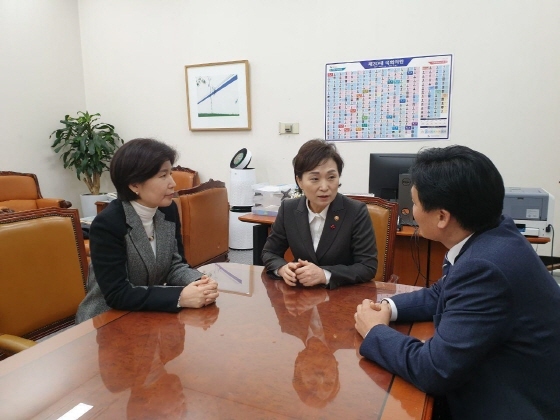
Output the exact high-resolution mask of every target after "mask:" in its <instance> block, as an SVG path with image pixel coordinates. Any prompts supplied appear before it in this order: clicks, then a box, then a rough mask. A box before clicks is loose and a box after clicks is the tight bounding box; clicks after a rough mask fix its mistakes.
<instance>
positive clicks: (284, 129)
mask: <svg viewBox="0 0 560 420" xmlns="http://www.w3.org/2000/svg"><path fill="white" fill-rule="evenodd" d="M278 133H279V134H299V123H280V125H279V128H278Z"/></svg>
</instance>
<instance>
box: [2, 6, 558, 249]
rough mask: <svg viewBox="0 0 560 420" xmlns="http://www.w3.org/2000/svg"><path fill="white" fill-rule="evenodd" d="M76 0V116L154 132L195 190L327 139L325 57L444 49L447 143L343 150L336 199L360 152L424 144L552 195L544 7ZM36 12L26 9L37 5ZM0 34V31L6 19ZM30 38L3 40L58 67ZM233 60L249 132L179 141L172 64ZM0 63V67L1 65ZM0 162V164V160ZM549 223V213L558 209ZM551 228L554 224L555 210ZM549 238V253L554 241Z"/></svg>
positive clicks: (265, 173)
mask: <svg viewBox="0 0 560 420" xmlns="http://www.w3.org/2000/svg"><path fill="white" fill-rule="evenodd" d="M0 2H2V3H1V4H4V3H6V4H12V5H13V4H16V3H17V4H19V3H22V2H21V1H20V2H16V1H12V2H9V1H5V0H0ZM23 3H24V4H25V3H29V0H27V1H23ZM32 3H34V4H35V5H39V4H41V5H43V3H47V4H48V5H49V6H43V7H44V8H46V9H47V10H46V11H45V12H41V13H47V14H48V15H50V14H53V12H55V11H57V12H58V9H60V8H63V9H65V10H66V11H67V13H68V14H70V15H72V16H74V5H75V3H74V2H73V1H54V0H51V1H49V2H39V1H36V2H32ZM77 3H78V5H79V28H80V31H81V42H82V44H81V48H82V51H83V68H84V71H83V75H84V86H85V98H86V100H85V103H86V104H87V109H88V110H89V111H90V112H100V113H101V114H102V119H103V120H104V121H106V122H109V123H113V124H115V126H116V128H117V131H118V132H119V134H120V135H121V136H122V137H123V138H125V139H127V140H128V139H132V138H135V137H140V136H152V137H156V138H158V139H160V140H163V141H165V142H167V143H169V144H172V145H174V146H176V147H177V149H178V150H179V152H180V154H181V156H180V159H179V162H178V163H180V164H181V165H183V166H189V167H191V168H193V169H196V170H198V171H199V172H200V174H201V178H202V180H203V181H204V180H207V179H209V178H214V179H220V180H223V181H225V182H226V183H228V182H229V166H228V165H229V161H230V160H231V158H232V156H233V154H234V153H235V152H236V151H237V150H239V149H240V148H242V147H247V148H249V149H250V150H251V152H252V153H253V161H252V166H254V167H255V168H257V178H258V180H259V181H260V182H270V183H284V182H291V181H292V179H293V178H292V169H291V163H290V162H291V159H292V157H293V156H294V155H295V153H296V152H297V149H298V148H299V146H300V145H301V144H302V143H304V142H305V141H306V140H309V139H311V138H314V137H322V136H323V135H324V68H325V67H324V66H325V64H326V63H328V62H337V61H354V60H362V59H373V58H389V57H402V56H414V55H428V54H448V53H451V54H453V58H454V71H453V80H452V98H451V112H452V114H451V135H450V140H448V141H446V140H445V141H441V140H440V141H429V142H428V141H407V142H403V141H392V142H388V141H385V142H363V143H362V142H352V143H340V144H339V149H340V151H341V154H342V156H343V157H344V159H345V161H346V167H345V170H344V174H343V176H342V184H343V186H342V188H341V191H342V192H357V191H366V190H367V173H368V155H369V153H370V152H377V151H381V152H386V151H392V152H416V151H418V149H420V148H421V147H424V146H445V145H448V144H464V145H467V146H469V147H472V148H474V149H477V150H480V151H481V152H483V153H486V154H487V155H488V156H489V157H490V158H491V159H492V160H493V161H494V162H495V163H496V165H497V166H498V168H499V169H500V171H501V173H502V175H503V177H504V180H505V183H506V185H507V186H526V187H543V188H546V189H547V190H548V191H550V192H551V193H552V194H554V195H555V196H556V197H557V201H558V202H560V184H559V183H558V182H559V180H560V174H559V172H558V165H557V164H556V162H557V157H556V156H555V155H556V150H557V147H556V145H557V143H558V142H557V141H555V139H557V137H558V134H557V130H555V125H556V122H557V120H558V119H559V115H558V112H559V111H558V110H559V109H560V82H559V79H558V77H557V74H559V73H560V56H559V55H558V54H557V53H556V51H557V50H558V45H559V41H558V39H560V28H559V25H558V21H559V19H558V18H559V16H560V3H558V2H557V1H554V0H537V1H529V0H520V1H516V2H507V3H504V2H498V1H487V0H486V1H482V0H474V1H470V2H461V4H458V3H457V2H449V1H445V0H423V1H419V2H411V1H407V0H394V1H384V2H379V1H377V2H372V1H369V0H351V1H349V2H346V3H341V2H340V1H334V0H315V1H311V0H307V1H301V0H300V1H296V0H283V1H278V0H277V1H273V0H269V1H255V0H253V1H249V0H236V1H228V0H212V1H209V0H166V1H159V0H143V1H134V0H78V2H77ZM70 10H71V11H72V13H70ZM33 11H34V12H37V13H39V11H38V8H37V6H35V7H34V9H33ZM57 18H59V17H57ZM49 24H51V25H54V24H53V23H52V22H51V21H50V19H41V22H40V25H39V26H45V25H49ZM77 25H78V23H77V22H70V23H69V24H68V26H69V27H65V28H64V30H62V29H61V25H54V26H55V28H53V30H54V32H55V33H56V32H59V31H64V33H65V34H66V35H72V34H75V35H76V36H75V37H76V38H77V37H78V35H77V31H78V29H77ZM0 28H1V29H0V31H2V32H0V35H3V32H4V31H5V28H4V25H2V26H0ZM13 30H14V31H15V29H13ZM36 31H37V30H36V29H34V30H33V34H34V35H36V36H35V37H34V38H32V39H28V37H27V36H23V35H19V34H18V36H16V37H14V36H13V33H12V32H11V31H8V32H9V33H8V34H9V35H10V36H11V37H12V38H14V39H15V41H16V43H17V47H19V48H20V49H22V50H24V51H25V53H26V54H28V55H29V56H30V57H33V56H35V55H36V53H35V54H34V52H36V51H37V50H39V49H40V48H39V45H40V46H41V49H43V48H46V49H47V50H49V49H50V52H49V53H50V54H51V55H52V56H53V57H57V58H59V57H58V56H57V53H58V51H59V49H60V48H61V44H62V45H64V44H68V43H70V42H72V45H74V43H73V42H75V39H72V41H70V40H69V39H64V40H58V39H53V33H51V32H49V33H48V34H45V36H44V39H39V38H40V36H39V35H40V33H36ZM2 39H3V37H2ZM45 45H47V46H46V47H45ZM2 48H4V47H2ZM66 48H67V49H68V50H71V51H73V52H74V53H75V54H70V53H69V54H68V55H67V56H65V57H64V58H65V59H69V58H68V57H69V56H71V57H73V58H74V59H76V60H77V57H78V56H79V54H80V53H79V47H78V48H77V49H76V48H75V47H74V48H68V46H66ZM241 59H247V60H249V63H250V67H251V102H252V118H253V129H252V130H251V131H241V132H196V133H195V132H190V131H189V130H188V121H187V110H186V95H185V79H184V66H185V65H187V64H197V63H209V62H220V61H231V60H241ZM51 60H52V62H50V63H51V65H52V66H54V65H58V62H55V59H54V58H52V59H51ZM1 65H2V66H4V65H5V62H4V60H2V64H1ZM78 67H79V65H78V64H76V68H78ZM26 69H27V67H26ZM16 73H17V72H16V70H11V72H8V74H9V75H12V74H13V75H15V74H16ZM1 74H2V75H3V74H4V70H2V73H1ZM25 75H26V77H25V79H26V80H25V81H26V83H25V86H27V85H28V83H27V82H28V81H27V79H30V80H34V77H35V78H37V76H36V72H32V71H27V72H26V73H25ZM40 80H41V82H42V83H44V81H45V80H48V81H49V89H52V90H53V91H56V92H57V93H58V94H60V93H61V92H62V91H66V92H67V90H66V89H64V88H63V87H61V86H60V83H61V82H62V81H64V82H66V80H65V79H64V78H62V77H60V75H59V72H54V71H53V72H52V73H49V74H48V75H46V77H41V78H40ZM76 81H77V80H76ZM77 84H79V83H77ZM43 89H46V88H45V87H43ZM12 93H15V89H14V90H12ZM14 96H15V95H14ZM32 99H33V96H31V94H30V96H29V97H26V98H24V100H23V102H22V101H19V104H24V105H25V106H26V107H27V106H28V105H29V103H31V102H32ZM75 99H76V98H75ZM3 102H4V101H3V100H2V102H1V103H3ZM75 102H76V104H75V106H72V105H73V104H69V103H67V104H63V105H64V106H60V104H59V109H58V110H57V112H54V111H52V109H51V108H50V107H48V108H47V111H49V112H53V113H54V114H56V115H57V117H58V115H63V114H64V113H67V112H71V111H72V109H75V110H78V109H80V108H81V107H83V103H82V102H81V101H80V99H76V100H75ZM62 108H63V110H62ZM61 110H62V112H60V111H61ZM43 112H45V110H43ZM14 114H15V115H14V116H13V117H12V118H11V119H12V120H13V119H20V120H23V119H24V116H27V115H28V114H27V113H26V110H21V111H18V112H14ZM47 120H48V121H52V120H53V118H52V117H49V118H47ZM279 122H299V123H300V134H299V135H282V136H280V135H278V123H279ZM45 125H47V126H48V127H46V129H45V128H42V130H41V136H40V140H39V141H41V142H42V143H41V148H42V149H44V148H45V144H48V142H45V141H43V139H44V138H45V136H44V135H43V133H45V132H46V133H50V131H52V130H53V129H54V128H56V127H52V125H48V124H45ZM14 130H16V129H15V128H14ZM35 137H36V136H35ZM35 137H34V136H27V137H26V138H25V140H26V143H25V146H22V149H21V150H18V151H17V155H16V156H17V157H18V158H20V159H21V155H22V151H24V150H25V152H26V153H25V155H26V156H29V157H38V155H37V153H38V152H36V151H35V150H31V148H30V145H31V144H32V143H31V142H32V141H38V140H37V139H35ZM27 141H29V142H30V143H27ZM49 153H50V150H49V148H47V149H46V151H44V154H45V156H46V155H49V156H50V154H49ZM50 157H52V156H50ZM13 160H14V159H13V158H11V159H10V160H9V161H10V162H11V161H13ZM4 162H5V160H4V158H3V157H0V164H1V165H2V166H4V165H5V163H4ZM26 162H27V163H25V164H26V165H28V164H29V163H28V162H29V161H26ZM50 165H51V169H52V170H53V173H52V177H53V178H55V177H56V178H57V179H59V182H60V183H61V185H62V186H63V187H62V188H64V189H66V190H68V191H69V192H73V191H74V190H73V188H74V181H73V180H71V179H70V178H71V177H70V175H68V174H66V173H64V174H62V173H61V172H60V170H59V166H57V165H55V164H50ZM30 166H31V165H30ZM55 171H56V172H55ZM75 182H78V181H75ZM42 184H43V181H42ZM105 185H108V181H107V177H105ZM66 196H68V194H66ZM559 206H560V205H559ZM559 206H557V207H559ZM556 214H557V215H558V214H560V210H559V209H557V211H556ZM555 226H556V227H557V229H558V230H560V217H559V216H557V217H556V218H555ZM559 236H560V235H559ZM556 242H557V246H556V247H555V248H556V250H559V249H560V246H558V245H559V244H560V242H558V240H557V241H556ZM547 252H549V248H547V247H546V246H545V247H542V246H541V249H540V250H539V253H541V254H543V255H544V254H546V253H547ZM555 254H557V255H560V252H555Z"/></svg>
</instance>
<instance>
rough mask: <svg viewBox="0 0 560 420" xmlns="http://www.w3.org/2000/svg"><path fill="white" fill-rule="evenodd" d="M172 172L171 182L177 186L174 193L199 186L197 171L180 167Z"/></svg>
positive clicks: (176, 167)
mask: <svg viewBox="0 0 560 420" xmlns="http://www.w3.org/2000/svg"><path fill="white" fill-rule="evenodd" d="M172 170H173V180H174V181H175V183H176V184H177V185H176V186H175V191H178V190H187V189H189V188H193V187H196V186H197V185H200V178H199V176H198V172H197V171H193V170H192V169H189V168H183V167H182V166H175V167H174V168H172Z"/></svg>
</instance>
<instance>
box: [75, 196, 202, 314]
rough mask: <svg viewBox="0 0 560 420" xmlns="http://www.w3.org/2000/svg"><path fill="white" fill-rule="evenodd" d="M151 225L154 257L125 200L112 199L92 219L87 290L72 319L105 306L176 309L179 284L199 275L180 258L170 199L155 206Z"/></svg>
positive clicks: (176, 216) (176, 219)
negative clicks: (164, 204) (166, 203)
mask: <svg viewBox="0 0 560 420" xmlns="http://www.w3.org/2000/svg"><path fill="white" fill-rule="evenodd" d="M154 227H155V234H156V254H157V257H156V256H155V255H154V252H153V250H152V247H151V245H150V241H149V240H148V237H147V235H146V231H145V230H144V226H143V225H142V221H141V220H140V217H139V216H138V214H137V213H136V211H135V210H134V208H133V207H132V205H131V204H130V203H129V202H127V201H120V200H114V201H112V202H111V203H110V204H109V206H107V208H106V209H105V210H103V211H102V212H101V213H100V214H98V215H97V216H96V217H95V219H94V220H93V223H92V224H91V229H90V252H91V264H90V268H89V276H88V293H87V295H86V297H85V298H84V300H83V301H82V303H80V306H79V307H78V313H77V315H76V323H80V322H82V321H85V320H86V319H89V318H92V317H94V316H95V315H99V314H100V313H103V312H105V311H107V310H109V308H113V309H122V310H129V311H168V312H178V311H179V308H177V301H178V300H179V295H180V294H181V291H182V289H183V287H184V286H186V285H187V284H189V283H191V282H192V281H194V280H197V279H199V278H200V277H201V276H202V274H201V273H200V272H199V271H197V270H193V269H192V268H190V267H189V266H188V264H186V262H185V258H184V256H183V255H184V254H183V252H182V250H183V243H182V241H181V230H180V229H181V227H180V222H179V213H178V211H177V205H176V204H175V203H171V205H170V206H169V207H161V208H158V210H157V211H156V214H155V216H154ZM179 250H181V254H179V252H180V251H179ZM172 286H177V287H172Z"/></svg>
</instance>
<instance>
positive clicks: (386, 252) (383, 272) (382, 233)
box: [347, 195, 399, 281]
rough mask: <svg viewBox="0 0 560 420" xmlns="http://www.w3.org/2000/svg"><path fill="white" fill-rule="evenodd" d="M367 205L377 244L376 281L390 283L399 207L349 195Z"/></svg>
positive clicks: (381, 200) (375, 199)
mask: <svg viewBox="0 0 560 420" xmlns="http://www.w3.org/2000/svg"><path fill="white" fill-rule="evenodd" d="M347 197H349V198H353V199H354V200H358V201H362V202H364V203H366V205H367V208H368V212H369V217H370V218H371V223H372V225H373V230H374V232H375V241H376V243H377V260H378V261H377V263H378V266H377V273H376V275H375V278H374V280H375V281H388V280H389V279H390V277H391V275H392V274H393V264H394V257H395V239H396V237H397V215H398V214H399V205H398V204H397V203H393V202H390V201H386V200H383V199H382V198H379V197H367V196H357V195H348V196H347Z"/></svg>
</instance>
